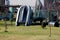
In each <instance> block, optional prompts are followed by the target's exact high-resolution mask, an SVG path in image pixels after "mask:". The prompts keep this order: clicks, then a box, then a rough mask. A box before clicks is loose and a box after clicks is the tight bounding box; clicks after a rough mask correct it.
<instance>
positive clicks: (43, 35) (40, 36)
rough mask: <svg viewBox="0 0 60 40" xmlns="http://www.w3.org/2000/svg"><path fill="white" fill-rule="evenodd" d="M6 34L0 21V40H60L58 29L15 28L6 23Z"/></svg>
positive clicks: (37, 27)
mask: <svg viewBox="0 0 60 40" xmlns="http://www.w3.org/2000/svg"><path fill="white" fill-rule="evenodd" d="M7 24H8V26H7V27H8V29H7V30H8V32H4V31H5V26H4V22H3V21H0V40H60V27H51V37H49V35H50V27H49V26H47V27H46V28H45V29H43V28H42V27H41V26H40V25H35V26H32V25H31V26H23V25H21V26H15V23H14V22H13V25H11V22H9V21H8V22H7Z"/></svg>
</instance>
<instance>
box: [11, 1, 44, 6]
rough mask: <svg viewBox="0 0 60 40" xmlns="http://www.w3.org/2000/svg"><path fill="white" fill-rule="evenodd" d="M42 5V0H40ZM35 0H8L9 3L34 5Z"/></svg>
mask: <svg viewBox="0 0 60 40" xmlns="http://www.w3.org/2000/svg"><path fill="white" fill-rule="evenodd" d="M40 1H41V2H42V5H44V0H40ZM35 3H36V0H10V5H30V6H32V7H33V6H35Z"/></svg>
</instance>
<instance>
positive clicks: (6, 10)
mask: <svg viewBox="0 0 60 40" xmlns="http://www.w3.org/2000/svg"><path fill="white" fill-rule="evenodd" d="M7 12H8V8H5V10H4V26H5V32H8V31H7V29H8V28H7V21H6V16H7Z"/></svg>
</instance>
